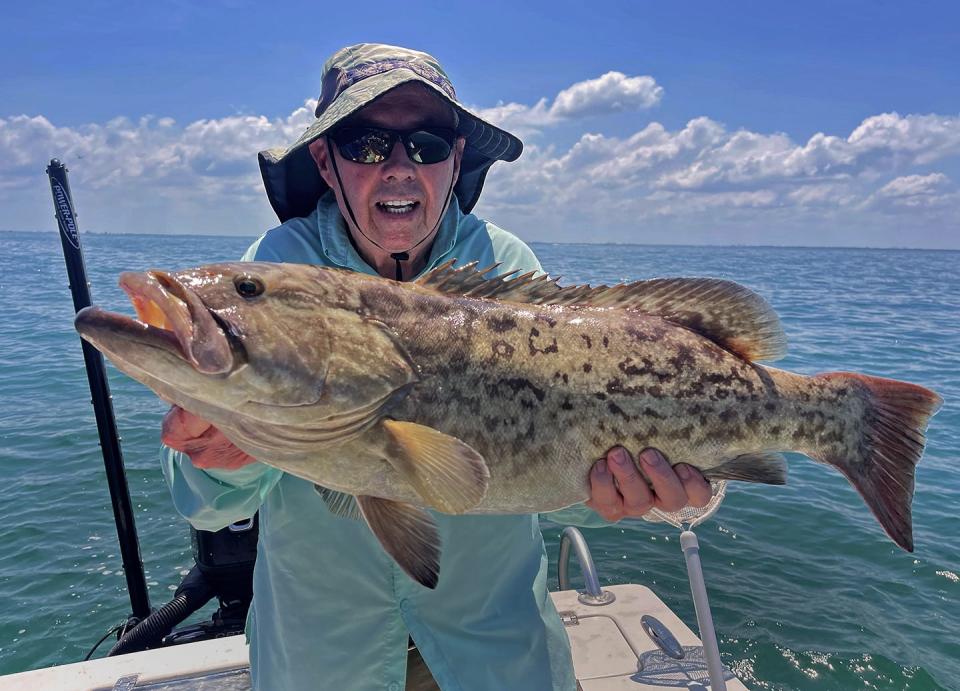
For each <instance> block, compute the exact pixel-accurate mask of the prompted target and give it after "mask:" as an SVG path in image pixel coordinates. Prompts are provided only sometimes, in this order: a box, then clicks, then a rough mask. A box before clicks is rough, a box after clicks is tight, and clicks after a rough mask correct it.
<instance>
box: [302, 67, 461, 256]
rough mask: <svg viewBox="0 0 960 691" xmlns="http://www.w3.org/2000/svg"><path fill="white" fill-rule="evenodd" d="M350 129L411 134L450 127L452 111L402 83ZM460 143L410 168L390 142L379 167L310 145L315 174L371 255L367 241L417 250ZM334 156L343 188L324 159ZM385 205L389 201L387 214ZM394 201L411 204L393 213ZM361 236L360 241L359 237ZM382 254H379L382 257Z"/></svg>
mask: <svg viewBox="0 0 960 691" xmlns="http://www.w3.org/2000/svg"><path fill="white" fill-rule="evenodd" d="M349 124H350V125H352V126H372V127H384V128H386V129H391V130H411V129H415V128H417V127H422V126H435V127H452V126H453V125H454V116H453V112H452V110H451V108H450V106H449V105H447V104H446V103H445V102H444V101H443V100H442V99H441V98H440V97H439V96H435V95H434V94H432V93H431V92H430V91H428V90H427V89H426V88H424V87H423V86H420V85H418V84H415V83H411V84H404V85H401V86H399V87H397V88H396V89H394V90H393V91H390V92H389V93H387V94H386V95H384V96H382V97H381V98H379V99H378V100H377V101H375V102H373V103H371V104H370V105H368V106H366V107H365V108H363V109H362V110H360V111H358V112H357V113H356V114H355V115H353V116H352V117H351V118H350V122H349ZM463 146H464V140H463V138H458V139H457V142H456V144H455V147H454V151H453V153H452V154H451V155H450V157H449V158H448V159H447V160H445V161H441V162H440V163H432V164H420V163H414V162H413V161H411V160H410V159H409V158H408V157H407V154H406V152H405V151H404V149H403V144H402V143H401V142H399V141H398V142H396V143H395V144H394V147H393V151H392V152H391V154H390V157H389V158H388V159H387V160H386V161H384V162H383V163H376V164H363V163H354V162H352V161H349V160H347V159H345V158H343V156H341V155H340V152H339V151H336V150H335V148H336V147H333V148H334V151H329V150H328V148H327V142H326V139H325V138H321V139H319V140H317V141H315V142H313V143H312V144H311V145H310V153H311V154H312V155H313V157H314V160H316V162H317V166H318V167H319V169H320V175H321V176H322V177H323V179H324V181H325V182H326V183H327V184H328V185H329V186H330V188H331V189H333V190H334V193H335V194H336V196H337V202H338V203H339V205H340V211H341V213H342V214H343V217H344V218H345V219H346V220H347V224H348V225H349V226H350V229H351V232H352V234H353V236H354V239H355V240H356V241H357V242H358V243H359V244H360V245H361V246H364V245H367V246H366V247H365V248H364V249H366V250H367V251H368V252H371V253H374V254H376V253H377V252H378V251H377V248H376V247H375V246H372V247H371V246H369V242H368V241H367V239H369V240H372V241H373V242H375V243H376V244H377V245H380V247H382V248H383V250H386V251H387V253H389V252H403V251H405V250H408V249H410V248H411V247H413V246H414V245H417V244H418V243H419V242H420V241H421V240H423V239H424V238H425V237H426V236H427V235H428V234H429V233H430V232H431V231H432V230H433V229H434V228H435V227H436V225H437V221H438V220H439V218H440V214H441V213H442V212H443V207H444V202H446V199H447V193H448V191H449V189H450V185H451V182H452V181H453V180H456V177H457V175H458V174H459V172H460V159H461V157H462V155H463ZM331 154H332V155H334V156H336V157H337V168H338V169H339V171H340V179H341V180H342V181H343V189H342V190H341V188H340V185H339V184H338V183H337V178H336V175H335V174H334V171H333V167H332V165H331V164H330V160H329V156H330V155H331ZM344 194H345V195H346V197H347V199H348V200H349V202H350V208H351V209H352V210H353V214H354V216H355V217H356V220H357V223H358V224H359V226H360V229H361V230H362V234H358V233H357V229H356V228H354V227H353V223H352V222H351V219H350V214H349V213H348V212H347V208H346V205H345V204H344V199H343V196H344ZM388 202H394V204H393V207H394V208H393V209H392V210H391V209H390V208H389V207H388ZM396 202H413V205H412V207H411V206H409V205H407V206H405V207H400V208H399V210H398V208H397V204H396ZM364 235H365V236H366V238H364ZM383 250H380V252H382V251H383Z"/></svg>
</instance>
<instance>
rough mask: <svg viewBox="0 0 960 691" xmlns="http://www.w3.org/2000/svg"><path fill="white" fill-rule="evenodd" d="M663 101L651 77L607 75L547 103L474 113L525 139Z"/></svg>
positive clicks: (509, 105) (511, 105)
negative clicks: (553, 128)
mask: <svg viewBox="0 0 960 691" xmlns="http://www.w3.org/2000/svg"><path fill="white" fill-rule="evenodd" d="M662 98H663V87H661V86H660V85H658V84H657V82H656V80H654V78H653V77H649V76H638V77H628V76H627V75H625V74H623V73H622V72H607V73H606V74H604V75H602V76H600V77H597V78H596V79H588V80H586V81H582V82H577V83H576V84H573V85H571V86H569V87H567V88H566V89H564V90H562V91H561V92H560V93H558V94H557V95H556V96H555V97H554V99H553V101H552V102H550V103H548V102H547V99H546V98H541V99H540V100H539V101H537V102H536V103H535V104H534V105H532V106H527V105H523V104H520V103H505V104H504V103H501V104H498V105H496V106H493V107H492V108H477V109H476V112H477V114H478V115H479V116H480V117H482V118H483V119H485V120H487V121H488V122H492V123H493V124H495V125H498V126H500V127H504V128H506V129H508V130H510V131H513V132H517V133H518V134H520V135H521V136H524V135H532V134H536V133H537V132H539V131H540V130H541V129H543V128H544V127H549V126H550V125H555V124H557V123H558V122H561V121H563V120H574V119H579V118H585V117H591V116H598V115H607V114H610V113H619V112H623V111H635V110H643V109H646V108H652V107H653V106H655V105H657V104H658V103H659V102H660V100H661V99H662Z"/></svg>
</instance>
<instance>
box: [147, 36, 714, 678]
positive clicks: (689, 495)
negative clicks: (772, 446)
mask: <svg viewBox="0 0 960 691" xmlns="http://www.w3.org/2000/svg"><path fill="white" fill-rule="evenodd" d="M316 115H317V120H316V121H315V122H314V124H313V125H312V126H311V127H310V128H308V129H307V131H306V132H305V133H304V134H303V135H302V136H301V137H300V139H299V140H298V141H297V142H296V143H295V144H294V145H293V146H292V147H290V148H289V149H288V150H286V151H279V152H278V151H267V152H263V153H262V154H261V158H260V162H261V170H262V172H263V177H264V183H265V186H266V188H267V194H268V196H269V197H270V201H271V203H272V205H273V208H274V209H275V210H276V211H277V213H278V215H279V216H280V219H281V221H282V222H283V224H282V225H280V226H279V227H277V228H274V229H273V230H271V231H269V232H267V233H266V234H265V235H264V236H262V237H261V238H260V239H259V240H257V242H256V243H254V245H253V246H252V247H251V248H250V249H249V250H248V252H247V254H246V255H245V257H244V258H245V259H248V260H252V259H256V260H262V261H287V262H299V263H313V264H322V265H325V266H337V267H341V268H346V269H351V270H354V271H361V272H365V273H370V274H380V275H382V276H386V277H389V278H395V279H396V280H411V279H413V278H415V277H417V276H418V275H420V274H422V273H423V272H425V271H427V270H429V269H431V268H433V267H435V266H437V265H439V264H441V263H443V262H445V261H447V260H449V259H453V258H455V259H457V260H458V263H459V264H464V263H467V262H470V261H479V263H480V265H483V266H487V265H490V264H493V263H495V262H500V263H501V266H500V268H499V270H500V271H505V272H506V271H512V270H514V269H519V270H521V271H524V272H525V271H529V270H537V271H540V270H541V267H540V264H539V262H538V261H537V259H536V257H535V256H534V255H533V253H532V252H531V250H530V249H529V248H528V247H527V246H526V245H524V244H523V243H522V242H520V241H519V240H518V239H517V238H515V237H514V236H512V235H510V234H509V233H507V232H505V231H503V230H501V229H499V228H497V227H496V226H494V225H492V224H490V223H487V222H485V221H482V220H480V219H479V218H477V217H475V216H473V215H471V214H470V213H469V211H470V209H471V208H472V207H473V205H474V204H475V203H476V200H477V198H478V197H479V195H480V191H481V189H482V186H483V181H484V177H485V175H486V172H487V170H488V169H489V167H490V166H491V165H492V164H493V163H494V161H496V160H505V161H512V160H515V159H516V158H517V156H519V155H520V151H521V148H522V145H521V143H520V141H519V140H518V139H517V138H516V137H514V136H512V135H510V134H509V133H507V132H504V131H503V130H500V129H498V128H496V127H493V126H492V125H490V124H489V123H486V122H484V121H483V120H481V119H480V118H478V117H476V116H475V115H473V114H472V113H470V112H469V111H467V110H466V109H465V108H464V107H463V106H462V105H461V104H460V103H458V102H457V100H456V96H455V93H454V90H453V87H452V85H451V84H450V82H449V79H448V78H447V76H446V74H445V73H444V72H443V70H442V69H441V67H440V65H439V64H438V63H437V61H436V60H435V59H433V58H432V57H430V56H429V55H426V54H425V53H420V52H416V51H411V50H406V49H403V48H396V47H393V46H383V45H372V44H363V45H358V46H353V47H350V48H346V49H343V50H341V51H339V52H337V53H336V54H335V55H334V56H333V57H332V58H331V59H330V60H329V61H328V62H327V64H326V65H325V66H324V74H323V91H322V93H321V95H320V100H319V103H318V105H317V112H316ZM163 440H164V442H165V443H166V444H167V445H168V446H169V447H171V448H168V449H165V450H164V453H163V461H164V463H163V467H164V471H165V475H166V477H167V480H168V482H169V483H170V486H171V490H172V493H173V497H174V502H175V504H176V506H177V509H178V510H179V511H180V512H181V513H182V514H184V515H185V516H186V517H187V518H188V519H189V520H190V521H191V522H192V523H193V524H194V525H195V526H196V527H198V528H201V529H206V530H217V529H220V528H222V527H223V526H225V525H227V524H229V523H231V522H233V521H237V520H240V519H242V518H245V517H248V516H250V515H252V514H253V513H254V512H255V511H257V510H258V509H259V510H260V542H259V546H258V556H257V565H256V571H255V574H254V600H253V604H252V605H251V608H250V615H249V619H248V634H249V636H250V662H251V670H252V675H253V681H254V687H255V688H259V689H270V690H273V689H337V690H340V689H364V690H365V689H395V690H396V689H400V688H402V687H403V685H404V676H405V666H406V659H407V645H406V643H407V636H408V632H409V635H410V636H411V637H412V638H413V640H414V641H415V642H416V644H417V647H418V648H419V650H420V653H421V655H422V656H423V659H424V661H425V662H426V663H427V665H428V667H429V668H430V670H431V672H432V674H433V676H434V678H435V679H436V681H437V683H438V684H439V685H440V687H441V688H442V689H444V690H445V691H446V690H452V689H464V690H480V689H498V690H500V689H522V690H537V691H539V690H541V689H563V690H564V691H567V690H571V689H574V688H575V686H576V683H575V680H574V678H573V672H572V667H571V662H570V652H569V647H568V642H567V638H566V634H565V633H564V631H563V627H562V625H561V623H560V621H559V618H558V616H557V614H556V611H555V610H554V608H553V606H552V603H551V600H550V598H549V596H548V595H547V590H546V577H547V574H546V564H547V559H546V556H545V554H544V549H543V540H542V537H541V534H540V531H539V527H538V522H537V517H536V516H470V515H467V516H447V515H443V514H435V517H436V521H437V525H438V530H439V532H440V537H441V540H442V544H443V555H442V558H441V565H440V570H441V573H442V574H443V577H442V578H441V579H440V584H439V585H438V587H437V588H436V589H435V590H429V589H426V588H424V587H422V586H421V585H419V584H418V583H416V582H414V581H413V580H411V579H410V578H409V577H407V576H406V574H405V573H403V572H402V571H401V570H400V569H399V568H398V567H397V566H396V564H395V563H394V562H393V560H391V559H390V558H389V557H388V556H387V555H386V554H385V553H384V552H383V550H382V549H381V547H380V545H379V543H378V542H377V540H376V539H375V538H374V537H373V535H372V533H371V532H370V531H369V529H368V528H367V527H366V526H365V525H364V524H363V523H362V522H359V521H356V520H351V519H347V518H340V517H337V516H334V515H332V514H331V513H330V512H329V511H328V510H327V507H326V505H325V504H324V502H323V501H322V500H321V499H320V497H319V496H317V493H316V491H315V489H314V487H313V484H312V483H310V482H307V481H304V480H301V479H299V478H296V477H293V476H290V475H287V474H284V473H283V472H281V471H279V470H277V469H275V468H272V467H270V466H267V465H264V464H262V463H259V462H256V461H255V460H254V459H252V458H250V457H249V456H247V455H246V454H244V453H243V452H242V451H240V450H239V449H237V448H236V447H234V446H233V445H232V444H231V443H230V442H229V441H228V440H226V438H225V437H224V436H223V435H222V434H220V432H219V431H218V430H216V429H215V428H213V427H211V426H210V425H209V424H208V423H206V422H205V421H203V420H200V419H198V418H196V417H195V416H192V415H190V414H188V413H186V412H184V411H182V410H180V409H178V408H174V409H173V410H171V412H170V413H169V414H168V416H167V418H166V419H165V421H164V432H163ZM173 449H178V450H179V452H178V451H174V450H173ZM181 452H183V453H181ZM331 453H336V450H335V449H334V450H332V451H331ZM641 467H642V468H643V472H644V474H645V475H646V476H647V477H648V478H649V479H650V481H651V483H652V489H651V488H650V487H649V486H648V484H647V482H646V481H645V479H644V477H643V475H642V474H641V473H640V472H639V471H638V469H637V465H636V464H635V463H634V461H633V459H632V458H631V456H630V454H629V453H628V452H627V451H626V450H624V449H622V448H619V447H618V448H616V449H612V450H611V451H610V452H608V454H607V457H606V458H605V459H602V460H600V461H598V462H597V463H596V464H595V465H594V467H593V470H592V471H591V474H590V483H591V489H592V492H591V498H590V501H589V502H588V505H589V506H591V507H593V508H594V509H595V510H596V513H593V512H592V511H590V510H589V509H585V508H583V507H573V508H571V509H567V510H565V511H562V512H557V513H555V514H552V515H551V517H552V518H553V519H554V520H556V521H559V522H574V523H578V524H581V525H583V524H585V523H591V522H593V523H595V524H599V523H602V522H603V520H604V519H605V520H607V521H616V520H619V519H620V518H622V517H624V516H639V515H641V514H642V513H644V512H645V511H647V510H649V509H650V508H652V507H654V506H660V507H662V508H665V509H667V510H674V509H678V508H680V507H682V506H684V505H687V504H694V505H703V504H705V503H706V502H707V501H708V500H709V497H710V488H709V485H708V484H707V483H706V482H705V481H704V479H703V477H702V476H701V475H700V474H699V473H698V472H697V471H695V470H694V469H692V468H689V467H686V466H680V467H678V470H677V471H676V472H675V471H674V470H673V469H671V468H670V465H669V463H667V462H666V460H665V459H663V458H662V456H660V455H659V454H658V453H657V452H655V451H652V450H647V451H645V452H644V453H643V454H641ZM614 480H616V482H615V481H614ZM597 514H599V515H597Z"/></svg>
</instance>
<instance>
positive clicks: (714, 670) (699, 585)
mask: <svg viewBox="0 0 960 691" xmlns="http://www.w3.org/2000/svg"><path fill="white" fill-rule="evenodd" d="M680 547H681V548H682V549H683V556H684V558H685V559H686V561H687V576H688V577H689V579H690V592H691V594H692V595H693V606H694V608H695V609H696V610H697V625H698V626H699V627H700V640H701V642H702V643H703V656H704V657H705V658H706V660H707V672H708V673H709V675H710V691H727V682H726V681H725V680H724V678H723V662H721V661H720V647H719V646H718V645H717V633H716V631H715V630H714V628H713V616H712V615H711V614H710V602H709V600H708V599H707V586H706V583H704V580H703V568H702V567H701V564H700V544H699V543H698V542H697V536H696V535H695V534H694V533H693V531H692V530H684V531H683V532H682V533H680Z"/></svg>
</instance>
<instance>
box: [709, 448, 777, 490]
mask: <svg viewBox="0 0 960 691" xmlns="http://www.w3.org/2000/svg"><path fill="white" fill-rule="evenodd" d="M703 476H704V477H705V478H707V479H708V480H741V481H743V482H759V483H761V484H764V485H785V484H787V459H786V458H784V457H783V454H780V453H776V452H774V451H765V452H759V453H745V454H743V455H741V456H737V457H736V458H732V459H730V460H729V461H727V462H726V463H723V464H722V465H719V466H716V467H714V468H710V469H708V470H704V471H703Z"/></svg>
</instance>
